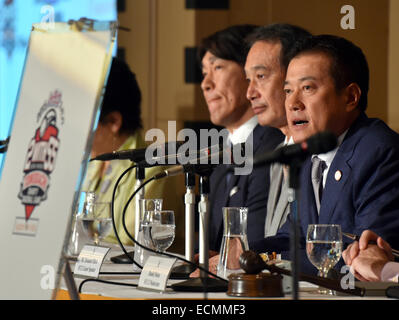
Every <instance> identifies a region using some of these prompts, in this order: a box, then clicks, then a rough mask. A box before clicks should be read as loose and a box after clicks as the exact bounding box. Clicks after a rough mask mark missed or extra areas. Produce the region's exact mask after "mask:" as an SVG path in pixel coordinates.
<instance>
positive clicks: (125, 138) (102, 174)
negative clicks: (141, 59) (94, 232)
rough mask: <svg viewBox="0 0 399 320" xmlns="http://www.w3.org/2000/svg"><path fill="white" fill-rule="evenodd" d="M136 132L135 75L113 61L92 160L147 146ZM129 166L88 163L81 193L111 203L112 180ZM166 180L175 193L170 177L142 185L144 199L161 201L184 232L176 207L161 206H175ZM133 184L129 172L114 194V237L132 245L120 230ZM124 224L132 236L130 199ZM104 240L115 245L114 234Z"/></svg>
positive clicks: (153, 171)
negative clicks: (84, 192)
mask: <svg viewBox="0 0 399 320" xmlns="http://www.w3.org/2000/svg"><path fill="white" fill-rule="evenodd" d="M140 129H142V120H141V91H140V88H139V86H138V83H137V81H136V77H135V74H134V73H132V71H131V70H130V68H129V66H128V65H127V64H126V63H125V62H123V61H122V60H120V59H117V58H114V59H113V61H112V65H111V71H110V74H109V77H108V82H107V86H106V90H105V95H104V99H103V104H102V107H101V113H100V119H99V123H98V126H97V129H96V132H95V135H94V141H93V145H92V150H91V157H92V158H94V157H96V156H98V155H101V154H104V153H110V152H113V151H120V150H127V149H141V148H145V147H146V146H147V145H146V143H145V142H144V140H143V138H142V136H141V133H140V131H141V130H140ZM132 165H133V163H132V162H131V161H130V160H114V161H92V162H90V163H89V165H88V168H87V174H86V177H85V181H84V183H83V188H82V190H84V191H89V192H95V193H96V197H97V201H99V202H111V200H112V193H113V190H114V187H115V183H116V181H117V180H118V178H119V177H120V176H121V174H122V173H123V172H124V171H125V170H126V169H127V168H129V167H131V166H132ZM161 170H162V168H160V167H154V168H146V170H145V178H146V179H148V178H151V177H152V176H154V175H155V174H156V173H159V172H160V171H161ZM166 180H167V184H168V190H171V189H172V190H173V189H174V190H176V188H174V187H173V186H171V184H172V185H173V183H174V182H175V181H174V180H173V178H172V179H170V178H168V179H161V180H157V181H154V182H151V183H149V184H147V185H146V186H145V195H144V197H145V198H147V199H155V198H161V199H164V208H165V209H170V210H174V211H175V214H176V227H177V229H183V230H184V222H182V221H180V220H179V215H180V214H179V212H178V211H179V208H177V207H165V205H168V203H169V204H172V205H173V206H176V205H178V204H177V203H176V201H174V200H176V199H177V195H176V194H174V195H173V194H171V192H169V193H167V190H166ZM135 184H136V170H135V169H133V170H131V171H130V172H129V173H128V174H127V175H125V176H124V178H123V179H122V180H121V181H120V183H119V185H118V188H117V191H116V195H115V204H114V208H115V211H114V212H115V225H116V230H117V231H118V236H119V238H120V240H121V241H122V243H123V244H125V245H133V242H132V241H131V239H130V238H129V237H128V235H127V234H126V232H125V230H124V228H123V225H122V213H123V208H124V207H125V205H126V203H127V201H128V200H129V198H130V196H131V195H132V193H133V191H134V188H135ZM165 201H166V204H165ZM125 221H126V226H127V229H128V230H129V233H130V234H131V235H132V236H135V235H134V229H135V201H134V199H133V200H132V201H131V202H130V204H129V207H128V209H127V211H126V219H125ZM177 233H178V231H177ZM178 238H179V237H178V236H177V237H176V240H175V241H179V239H178ZM104 241H108V242H113V243H117V240H116V236H115V234H114V232H113V231H112V232H111V233H110V234H109V235H108V236H107V237H106V238H105V239H104Z"/></svg>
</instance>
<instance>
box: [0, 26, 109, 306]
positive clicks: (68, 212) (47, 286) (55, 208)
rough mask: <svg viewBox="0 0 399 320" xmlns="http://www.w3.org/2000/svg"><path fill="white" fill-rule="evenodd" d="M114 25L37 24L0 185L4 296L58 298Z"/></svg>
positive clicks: (0, 287) (0, 288)
mask: <svg viewBox="0 0 399 320" xmlns="http://www.w3.org/2000/svg"><path fill="white" fill-rule="evenodd" d="M116 29H117V28H116V23H115V22H95V21H92V20H89V21H88V20H82V21H71V22H68V23H56V24H55V25H54V27H53V28H49V27H48V26H47V25H46V24H43V23H42V24H35V25H33V28H32V32H31V36H30V40H29V47H28V53H27V58H26V62H25V70H24V75H23V78H22V81H21V85H20V92H19V99H18V103H17V107H16V112H15V117H14V122H13V127H12V131H11V142H10V144H9V148H8V152H7V155H6V158H5V162H4V169H3V176H2V179H1V182H0V203H1V222H0V249H1V259H0V279H1V280H0V283H1V285H0V299H50V298H52V297H54V289H55V288H56V287H57V285H58V283H59V280H60V277H61V271H62V265H63V263H62V261H63V259H61V258H62V253H63V252H64V251H63V250H64V248H65V246H66V245H67V243H68V239H69V236H70V229H71V222H72V213H73V212H74V206H76V203H77V198H78V196H77V194H78V192H79V189H80V185H81V181H80V180H81V179H82V176H84V172H85V169H86V166H87V159H88V156H89V149H90V147H91V140H92V136H93V134H92V133H93V127H94V125H95V123H96V120H97V111H98V107H99V105H100V103H101V99H102V93H103V89H104V83H105V81H106V79H107V75H108V72H109V65H110V62H111V58H112V56H111V55H112V50H113V44H114V41H115V36H116Z"/></svg>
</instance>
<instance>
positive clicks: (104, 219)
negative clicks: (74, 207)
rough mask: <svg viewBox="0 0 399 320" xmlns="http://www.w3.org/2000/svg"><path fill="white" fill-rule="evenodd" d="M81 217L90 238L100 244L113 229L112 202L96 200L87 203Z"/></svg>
mask: <svg viewBox="0 0 399 320" xmlns="http://www.w3.org/2000/svg"><path fill="white" fill-rule="evenodd" d="M79 218H80V219H79V220H80V223H81V225H82V228H83V230H84V231H85V232H86V234H87V236H88V238H89V239H90V240H92V241H93V243H94V245H95V246H98V245H99V244H100V241H102V240H103V239H104V238H105V237H106V236H107V235H108V234H109V233H110V231H111V229H112V218H111V203H110V202H94V203H91V204H90V205H86V207H85V208H84V212H83V214H82V215H81V216H80V217H79Z"/></svg>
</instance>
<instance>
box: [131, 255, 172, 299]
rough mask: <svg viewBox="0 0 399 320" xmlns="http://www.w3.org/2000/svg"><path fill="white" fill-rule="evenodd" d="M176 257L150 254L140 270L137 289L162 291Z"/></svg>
mask: <svg viewBox="0 0 399 320" xmlns="http://www.w3.org/2000/svg"><path fill="white" fill-rule="evenodd" d="M175 262H176V259H170V258H161V257H156V256H150V257H149V258H148V260H147V262H146V264H145V265H144V268H143V271H141V275H140V280H139V285H138V289H144V290H155V291H158V292H164V291H165V290H166V282H167V281H168V279H169V276H170V273H171V271H172V267H173V265H174V264H175Z"/></svg>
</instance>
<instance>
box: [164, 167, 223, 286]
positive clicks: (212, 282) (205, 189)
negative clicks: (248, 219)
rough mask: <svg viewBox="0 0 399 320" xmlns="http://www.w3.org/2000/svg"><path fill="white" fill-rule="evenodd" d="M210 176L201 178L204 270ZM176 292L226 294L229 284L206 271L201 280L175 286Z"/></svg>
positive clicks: (200, 220) (200, 245)
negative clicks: (210, 276)
mask: <svg viewBox="0 0 399 320" xmlns="http://www.w3.org/2000/svg"><path fill="white" fill-rule="evenodd" d="M209 175H210V172H209V173H208V174H201V176H200V194H201V201H200V203H199V204H198V209H199V210H198V211H199V215H200V216H199V222H200V223H199V241H200V243H199V264H200V266H201V267H203V268H204V269H206V270H208V268H209V199H208V196H209ZM171 287H172V289H173V290H175V291H186V292H226V291H227V283H225V282H222V281H221V280H219V279H214V278H209V277H208V274H207V273H206V272H205V271H202V270H201V272H200V277H199V278H192V279H189V280H186V281H183V282H179V283H176V284H173V285H172V286H171Z"/></svg>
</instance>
